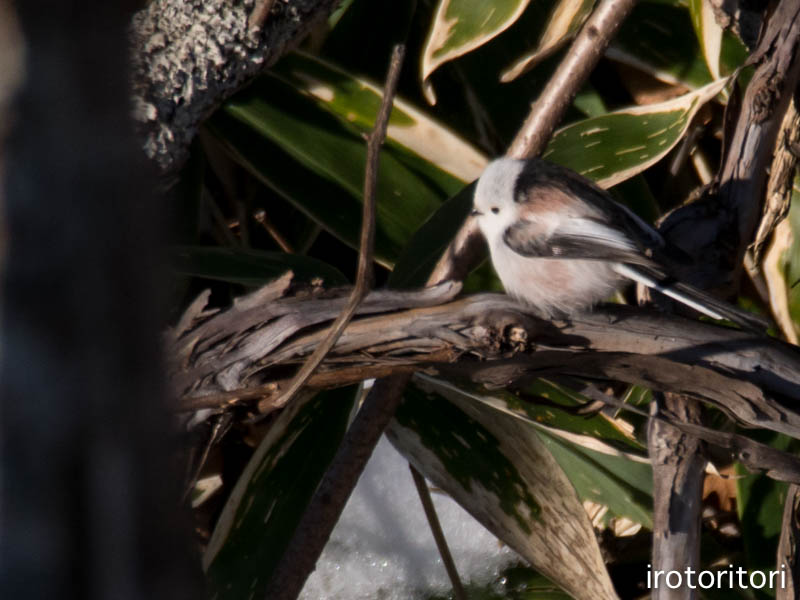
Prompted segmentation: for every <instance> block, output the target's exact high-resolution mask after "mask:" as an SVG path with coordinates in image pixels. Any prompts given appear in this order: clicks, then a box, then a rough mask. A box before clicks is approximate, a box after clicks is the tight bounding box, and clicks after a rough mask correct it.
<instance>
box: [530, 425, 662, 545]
mask: <svg viewBox="0 0 800 600" xmlns="http://www.w3.org/2000/svg"><path fill="white" fill-rule="evenodd" d="M539 436H540V437H541V438H542V441H543V442H544V444H545V446H547V449H548V450H550V452H551V453H552V454H553V457H554V458H555V459H556V460H557V461H558V464H559V465H560V466H561V468H562V469H564V473H566V474H567V477H569V480H570V481H571V482H572V485H574V486H575V490H576V491H577V492H578V496H579V497H580V498H581V500H591V501H592V502H596V503H597V504H602V505H604V506H607V507H608V510H609V511H610V512H611V513H613V514H614V515H615V516H618V517H627V518H628V519H630V520H631V521H634V522H636V523H641V524H642V525H643V526H644V527H646V528H647V529H652V528H653V485H652V483H653V471H652V468H651V467H650V464H648V463H644V462H635V461H632V460H630V459H628V458H625V457H622V456H611V455H609V454H604V453H602V452H597V451H595V450H591V449H589V448H585V447H582V446H579V445H577V444H573V443H570V442H567V441H565V440H564V438H562V437H560V436H558V435H554V434H552V432H546V431H539Z"/></svg>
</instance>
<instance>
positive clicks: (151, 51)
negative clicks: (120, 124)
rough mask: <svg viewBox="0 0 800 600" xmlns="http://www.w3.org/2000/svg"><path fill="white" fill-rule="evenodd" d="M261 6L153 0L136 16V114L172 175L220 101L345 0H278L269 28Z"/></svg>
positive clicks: (238, 0)
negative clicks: (259, 13)
mask: <svg viewBox="0 0 800 600" xmlns="http://www.w3.org/2000/svg"><path fill="white" fill-rule="evenodd" d="M256 4H257V3H256V2H255V1H254V0H153V2H150V3H149V4H148V5H147V7H146V8H144V9H142V10H141V11H140V12H139V13H137V14H136V15H135V16H134V18H133V23H132V26H131V52H132V56H133V64H134V81H133V102H134V115H135V118H136V120H137V121H138V123H139V133H140V135H141V136H142V143H143V145H144V150H145V153H146V154H147V156H148V157H149V158H150V159H152V160H154V161H155V162H156V163H157V164H158V165H159V167H161V169H162V170H163V171H164V172H165V173H168V174H169V173H174V171H175V170H177V169H178V168H180V166H181V165H182V164H183V162H184V161H185V160H186V158H187V156H188V152H189V144H190V143H191V141H192V139H193V138H194V136H195V134H196V133H197V130H198V128H199V127H200V124H201V123H202V121H203V120H204V119H205V118H206V117H208V116H209V115H210V114H211V113H212V112H213V111H214V109H215V108H216V107H217V106H219V105H220V104H221V103H222V102H223V101H224V100H225V99H227V98H228V97H230V95H231V94H233V93H234V92H235V91H236V90H238V89H239V88H240V87H241V86H242V85H244V84H246V83H247V82H248V81H250V80H251V79H252V78H253V77H254V76H255V75H257V74H258V73H259V72H260V71H261V70H262V69H264V68H265V67H268V66H270V65H272V64H273V63H275V61H277V60H278V58H279V57H280V56H282V55H283V54H284V53H285V52H286V51H288V50H289V49H291V48H292V47H293V46H294V45H296V44H297V43H298V42H299V41H300V40H301V39H302V38H303V37H304V36H305V35H306V34H307V33H308V32H309V31H310V30H311V29H312V28H313V27H314V26H315V25H317V24H319V23H320V22H321V21H322V20H323V19H324V18H325V17H327V16H328V14H330V12H331V11H332V10H333V9H334V8H335V7H336V6H337V5H338V4H339V0H288V1H281V2H273V3H272V5H271V11H270V12H269V14H268V15H266V19H265V21H264V23H263V25H262V26H261V27H257V26H255V25H254V24H251V23H250V22H249V17H250V15H251V13H252V11H253V10H254V8H255V5H256ZM260 6H261V4H259V7H260Z"/></svg>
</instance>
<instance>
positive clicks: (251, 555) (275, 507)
mask: <svg viewBox="0 0 800 600" xmlns="http://www.w3.org/2000/svg"><path fill="white" fill-rule="evenodd" d="M356 393H357V386H350V387H346V388H340V389H337V390H331V391H326V392H320V393H319V394H317V395H316V396H313V397H309V396H308V395H307V396H306V397H305V398H302V397H301V398H295V399H294V401H293V402H291V403H289V405H288V406H287V407H286V408H285V409H284V410H283V411H282V412H281V413H280V414H279V415H278V417H277V418H276V420H275V422H274V423H273V424H272V426H271V427H270V429H269V431H268V432H267V435H266V436H265V437H264V439H263V440H262V441H261V443H260V444H259V446H258V448H257V449H256V451H255V453H254V454H253V456H252V457H251V458H250V461H249V462H248V463H247V466H246V467H245V469H244V471H243V472H242V474H241V475H240V476H239V479H238V481H237V482H236V484H235V485H234V487H233V490H232V491H231V494H230V496H229V497H228V500H227V502H226V503H225V507H224V508H223V510H222V513H221V514H220V517H219V519H218V520H217V525H216V527H215V528H214V532H213V533H212V535H211V539H210V541H209V543H208V547H207V549H206V552H205V554H204V556H203V568H204V569H205V571H206V574H207V576H208V581H209V586H210V588H211V591H212V592H213V593H212V594H210V597H214V598H217V599H218V600H239V599H241V598H263V597H264V594H265V593H266V587H267V584H268V583H269V579H270V576H271V574H272V569H274V568H275V567H276V566H277V564H278V561H279V560H280V558H281V555H282V553H283V552H284V550H285V549H286V546H287V545H288V543H289V540H290V539H291V536H292V534H293V532H294V529H295V527H296V526H297V523H298V522H299V521H300V517H301V516H302V514H303V512H304V511H305V507H306V505H307V504H308V501H309V499H310V498H311V496H312V494H313V493H314V491H315V490H316V488H317V485H318V484H319V481H320V479H321V478H322V476H323V474H324V473H325V470H326V469H327V467H328V464H329V463H330V461H331V458H332V457H333V455H334V453H335V452H336V449H337V448H338V446H339V444H340V443H341V440H342V437H343V436H344V433H345V430H346V428H347V423H348V420H349V417H350V414H351V412H352V409H353V405H354V402H355V398H356Z"/></svg>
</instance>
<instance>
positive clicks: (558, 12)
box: [500, 0, 595, 83]
mask: <svg viewBox="0 0 800 600" xmlns="http://www.w3.org/2000/svg"><path fill="white" fill-rule="evenodd" d="M594 4H595V1H594V0H560V2H555V6H554V7H553V9H552V12H551V13H550V16H549V17H548V19H547V23H546V24H545V28H544V32H543V33H542V35H541V38H540V39H539V43H538V44H537V45H536V47H535V48H534V49H533V50H531V51H530V52H527V53H526V54H525V55H524V56H523V57H521V58H520V59H518V60H517V61H515V62H514V64H513V65H511V66H510V67H509V68H508V69H506V70H505V71H504V72H503V73H502V74H501V75H500V81H502V82H503V83H507V82H509V81H513V80H514V79H516V78H517V77H519V76H520V75H522V74H523V73H526V72H527V71H529V70H530V69H532V68H533V67H534V66H535V65H536V64H538V63H539V61H541V60H542V59H544V58H546V57H548V56H550V55H551V54H552V53H553V52H555V51H556V50H558V49H559V48H560V47H561V46H562V44H564V43H565V42H567V41H569V40H571V39H572V38H573V37H574V36H575V34H576V33H577V32H578V29H580V27H581V25H583V22H584V21H585V20H586V19H587V17H588V16H589V15H590V14H591V12H592V8H594Z"/></svg>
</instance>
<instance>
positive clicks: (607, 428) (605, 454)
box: [441, 379, 653, 528]
mask: <svg viewBox="0 0 800 600" xmlns="http://www.w3.org/2000/svg"><path fill="white" fill-rule="evenodd" d="M450 385H452V384H449V383H442V384H441V387H445V386H450ZM453 387H454V388H455V386H453ZM455 389H457V390H458V392H459V393H461V394H463V395H464V397H466V398H469V399H471V400H473V401H475V402H479V403H481V404H484V405H485V406H488V407H491V408H492V409H494V410H497V411H498V412H502V413H506V414H509V415H513V416H515V417H517V418H520V419H523V420H525V421H527V422H528V423H530V424H531V425H533V426H534V427H536V429H537V432H538V433H539V434H540V437H541V438H542V441H543V442H544V443H545V445H546V446H547V448H548V449H549V450H550V451H551V452H552V454H553V456H554V458H555V459H556V460H557V461H558V463H559V465H560V466H561V468H562V469H563V470H564V473H566V475H567V477H569V479H570V481H571V482H572V484H573V485H574V486H575V489H576V490H577V492H578V496H579V497H580V498H581V500H592V501H593V502H596V503H598V504H603V505H605V506H608V508H609V510H610V511H611V512H612V513H613V514H614V515H616V516H624V517H628V518H629V519H631V520H633V521H635V522H637V523H641V524H642V525H644V526H645V527H648V528H652V523H653V517H652V494H653V492H652V479H653V475H652V471H651V468H650V461H649V459H648V458H647V452H646V449H645V448H644V446H642V444H640V443H639V442H638V441H637V440H635V439H634V438H632V437H631V435H630V434H629V433H628V432H627V431H624V430H623V429H621V428H620V426H619V423H618V422H617V421H614V420H609V419H608V418H606V417H605V415H603V414H602V413H601V414H597V415H593V416H591V417H587V416H584V415H579V414H575V413H574V412H570V411H569V410H568V409H570V408H575V407H577V406H580V405H582V404H585V403H586V402H587V401H588V400H587V399H586V398H584V397H581V396H580V395H579V394H577V393H575V392H573V391H572V390H569V389H567V388H562V387H560V386H557V385H555V384H553V383H551V382H549V381H546V380H543V379H538V380H536V381H535V382H534V383H532V384H530V385H528V386H526V387H525V389H524V393H523V394H522V396H521V397H520V396H517V395H515V394H512V393H510V392H507V391H505V390H492V391H487V390H486V389H484V388H483V387H482V386H479V385H476V384H473V383H468V382H459V383H458V387H457V388H455ZM526 397H528V398H530V401H526V400H525V398H526Z"/></svg>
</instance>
